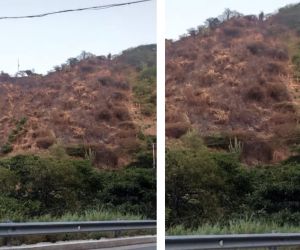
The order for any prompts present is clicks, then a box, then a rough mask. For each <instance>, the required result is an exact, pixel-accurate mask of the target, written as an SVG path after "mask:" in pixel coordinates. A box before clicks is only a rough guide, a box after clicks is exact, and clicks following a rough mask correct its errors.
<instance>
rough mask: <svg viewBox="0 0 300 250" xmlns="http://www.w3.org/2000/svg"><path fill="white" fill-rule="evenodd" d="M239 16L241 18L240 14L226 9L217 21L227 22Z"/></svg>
mask: <svg viewBox="0 0 300 250" xmlns="http://www.w3.org/2000/svg"><path fill="white" fill-rule="evenodd" d="M241 16H242V14H241V13H239V12H237V11H235V10H231V9H229V8H227V9H225V10H224V12H223V14H222V15H221V16H219V20H220V21H221V22H224V21H229V20H230V19H232V18H234V17H241Z"/></svg>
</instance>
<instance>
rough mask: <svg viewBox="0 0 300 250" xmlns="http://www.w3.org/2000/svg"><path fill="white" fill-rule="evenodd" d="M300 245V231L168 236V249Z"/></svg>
mask: <svg viewBox="0 0 300 250" xmlns="http://www.w3.org/2000/svg"><path fill="white" fill-rule="evenodd" d="M287 246H300V233H272V234H232V235H199V236H167V237H166V250H177V249H178V250H179V249H180V250H201V249H243V248H251V249H255V248H267V249H272V250H276V249H277V247H287Z"/></svg>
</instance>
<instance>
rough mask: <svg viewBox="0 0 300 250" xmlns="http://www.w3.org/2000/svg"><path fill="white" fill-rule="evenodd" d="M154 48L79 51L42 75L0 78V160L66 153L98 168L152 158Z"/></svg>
mask: <svg viewBox="0 0 300 250" xmlns="http://www.w3.org/2000/svg"><path fill="white" fill-rule="evenodd" d="M155 67H156V46H155V45H145V46H140V47H137V48H132V49H129V50H126V51H124V52H123V53H121V54H120V55H116V56H111V55H108V56H94V55H92V54H90V53H86V52H84V53H82V54H81V55H80V56H79V57H77V58H70V59H69V60H68V61H67V62H66V63H65V64H63V65H61V66H56V67H55V68H54V70H53V71H51V72H49V73H48V74H47V75H44V76H43V75H37V74H34V73H33V72H31V71H25V72H19V75H18V76H17V77H10V76H9V75H7V74H5V73H2V74H1V75H0V109H1V113H0V146H1V156H2V157H6V156H13V155H17V154H40V155H51V154H59V153H62V152H63V153H66V154H67V155H69V156H71V157H75V158H89V159H91V160H92V161H93V164H94V165H95V166H97V167H99V168H117V167H122V166H125V165H126V164H129V163H130V162H132V161H133V160H135V158H136V157H137V156H138V155H139V154H142V153H147V152H148V151H149V152H151V153H152V142H153V140H155V130H156V129H155V120H156V118H155V116H156V114H155V103H156V68H155Z"/></svg>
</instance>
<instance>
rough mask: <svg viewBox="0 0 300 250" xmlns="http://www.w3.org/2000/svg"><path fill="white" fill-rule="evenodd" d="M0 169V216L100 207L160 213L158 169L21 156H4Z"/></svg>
mask: <svg viewBox="0 0 300 250" xmlns="http://www.w3.org/2000/svg"><path fill="white" fill-rule="evenodd" d="M97 153H98V154H99V152H97ZM103 156H104V154H103ZM100 157H101V156H100ZM0 174H1V175H0V193H1V195H0V220H4V219H15V220H18V218H19V219H20V220H24V219H25V220H28V219H33V218H34V217H36V216H43V215H48V216H53V217H58V216H61V215H62V214H66V213H76V212H78V213H80V214H82V211H86V210H87V209H96V208H99V206H101V207H103V208H107V209H110V211H112V210H113V211H120V213H124V214H125V213H129V212H132V213H135V214H140V215H142V216H147V217H150V218H155V214H156V212H155V211H156V181H155V176H156V175H155V169H143V168H135V167H131V168H126V169H122V170H118V171H110V170H101V171H99V170H96V169H93V168H92V166H91V164H90V162H89V161H87V160H71V159H68V158H65V159H57V158H52V157H49V158H42V157H38V156H33V155H27V156H25V155H18V156H15V157H12V158H7V159H5V160H4V159H3V160H1V161H0ZM16 187H17V188H16ZM115 219H116V218H115Z"/></svg>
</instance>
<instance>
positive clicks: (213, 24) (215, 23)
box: [205, 17, 221, 30]
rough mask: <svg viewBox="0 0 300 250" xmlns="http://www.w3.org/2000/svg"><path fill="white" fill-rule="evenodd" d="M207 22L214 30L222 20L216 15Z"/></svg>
mask: <svg viewBox="0 0 300 250" xmlns="http://www.w3.org/2000/svg"><path fill="white" fill-rule="evenodd" d="M205 23H206V25H207V27H208V28H210V29H212V30H213V29H216V28H217V27H218V26H219V25H220V24H221V22H220V20H219V19H218V18H216V17H211V18H208V19H206V21H205Z"/></svg>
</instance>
